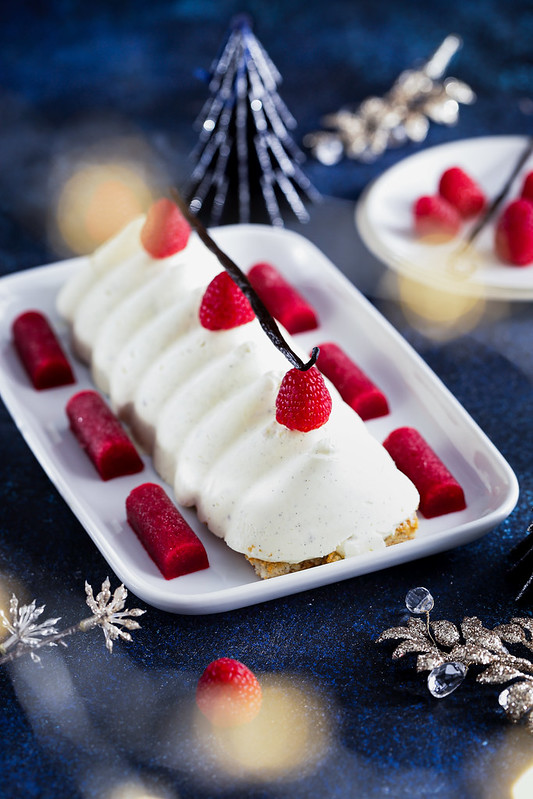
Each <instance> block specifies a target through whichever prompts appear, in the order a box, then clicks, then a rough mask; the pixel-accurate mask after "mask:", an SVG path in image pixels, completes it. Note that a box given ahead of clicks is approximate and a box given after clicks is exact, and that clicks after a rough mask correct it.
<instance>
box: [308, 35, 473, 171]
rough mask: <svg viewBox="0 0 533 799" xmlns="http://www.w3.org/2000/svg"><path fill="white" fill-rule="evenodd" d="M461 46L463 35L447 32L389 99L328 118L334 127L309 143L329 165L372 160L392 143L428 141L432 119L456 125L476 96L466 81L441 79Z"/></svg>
mask: <svg viewBox="0 0 533 799" xmlns="http://www.w3.org/2000/svg"><path fill="white" fill-rule="evenodd" d="M461 44H462V42H461V39H460V38H459V37H458V36H455V35H450V36H447V37H446V39H444V41H443V42H442V44H441V45H440V46H439V47H438V49H437V50H436V51H435V53H434V54H433V55H432V56H431V58H430V59H429V60H428V61H427V62H426V63H425V64H424V65H423V66H422V67H420V68H419V69H409V70H406V71H404V72H402V73H401V74H400V76H399V77H398V79H397V80H396V82H395V83H394V85H393V86H392V88H391V89H390V90H389V91H388V92H387V94H385V95H384V96H383V97H368V98H367V99H366V100H364V101H363V102H362V103H361V104H360V105H359V106H358V107H357V108H356V109H355V110H350V109H348V108H344V109H340V110H339V111H337V112H336V113H334V114H329V115H327V116H325V117H324V118H323V120H322V122H323V124H324V125H325V127H327V128H329V129H330V130H325V131H316V132H314V133H309V134H308V135H307V136H305V137H304V145H305V146H307V147H309V148H310V150H311V152H312V153H313V155H314V156H315V158H316V159H317V160H319V161H321V162H322V163H323V164H326V165H328V166H329V165H332V164H336V163H338V161H340V160H341V158H342V157H343V155H346V156H347V157H348V158H353V159H356V160H360V161H367V162H370V161H374V160H375V159H376V158H378V157H379V156H380V155H382V154H383V153H384V152H385V150H386V149H387V148H389V147H398V146H400V145H402V144H405V143H407V142H408V141H412V142H422V141H424V139H425V138H426V136H427V134H428V131H429V125H430V122H436V123H437V124H440V125H454V124H456V122H457V119H458V117H459V104H460V103H462V104H471V103H473V102H474V101H475V99H476V97H475V94H474V92H473V90H472V89H471V88H470V86H468V84H466V83H464V82H463V81H460V80H457V78H452V77H448V78H446V79H445V80H441V79H442V78H443V76H444V74H445V72H446V70H447V67H448V64H449V62H450V60H451V59H452V57H453V56H454V55H455V53H456V52H457V50H458V49H459V48H460V47H461Z"/></svg>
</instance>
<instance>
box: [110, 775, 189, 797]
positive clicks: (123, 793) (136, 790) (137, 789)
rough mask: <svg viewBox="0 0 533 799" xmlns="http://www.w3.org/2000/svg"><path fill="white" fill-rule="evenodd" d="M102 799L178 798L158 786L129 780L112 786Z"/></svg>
mask: <svg viewBox="0 0 533 799" xmlns="http://www.w3.org/2000/svg"><path fill="white" fill-rule="evenodd" d="M102 799H178V797H177V794H175V793H170V792H169V791H167V790H165V789H164V788H160V787H159V786H157V787H155V786H151V785H150V784H148V783H146V782H144V781H142V782H141V781H139V780H135V779H131V780H126V781H125V782H121V783H118V784H116V785H114V786H113V787H112V788H111V789H110V791H109V792H108V793H106V794H105V797H102Z"/></svg>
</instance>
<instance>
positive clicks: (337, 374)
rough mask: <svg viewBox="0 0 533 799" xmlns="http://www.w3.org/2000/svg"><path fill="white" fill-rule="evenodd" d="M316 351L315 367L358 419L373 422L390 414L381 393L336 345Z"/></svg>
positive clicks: (329, 344)
mask: <svg viewBox="0 0 533 799" xmlns="http://www.w3.org/2000/svg"><path fill="white" fill-rule="evenodd" d="M319 349H320V353H319V355H318V360H317V362H316V365H317V366H318V368H319V369H320V371H321V372H322V374H324V375H325V376H326V377H327V378H328V379H329V380H331V382H332V383H333V385H334V386H335V388H336V389H337V391H338V392H339V394H340V395H341V397H342V398H343V400H344V401H345V402H347V403H348V405H350V407H352V408H353V409H354V411H355V412H356V413H358V414H359V416H360V417H361V419H364V420H367V419H375V418H376V417H377V416H385V415H386V414H387V413H388V412H389V404H388V402H387V398H386V397H385V395H384V394H383V392H382V391H381V390H380V389H379V388H378V387H377V386H375V385H374V383H373V382H372V381H371V380H370V378H369V377H367V375H366V374H365V373H364V372H363V371H362V370H361V369H360V368H359V367H358V366H357V365H356V364H355V363H354V362H353V361H352V360H351V358H349V356H348V355H346V353H345V352H344V351H343V350H342V349H341V348H340V347H339V346H338V345H337V344H334V343H333V342H329V341H328V342H326V343H325V344H321V345H320V347H319Z"/></svg>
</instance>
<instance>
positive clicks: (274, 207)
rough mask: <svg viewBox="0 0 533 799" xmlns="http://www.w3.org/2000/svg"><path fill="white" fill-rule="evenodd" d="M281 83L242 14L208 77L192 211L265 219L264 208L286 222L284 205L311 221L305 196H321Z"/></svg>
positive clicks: (190, 193)
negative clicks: (296, 138) (308, 169)
mask: <svg viewBox="0 0 533 799" xmlns="http://www.w3.org/2000/svg"><path fill="white" fill-rule="evenodd" d="M280 82H281V75H280V74H279V72H278V70H277V68H276V67H275V65H274V64H273V62H272V61H271V59H270V57H269V56H268V54H267V52H266V51H265V49H264V48H263V46H262V45H261V43H260V42H259V40H258V39H257V38H256V36H255V35H254V33H253V31H252V27H251V22H250V20H249V18H248V17H246V16H244V15H240V16H238V17H236V18H235V19H234V20H233V23H232V25H231V29H230V34H229V37H228V39H227V42H226V44H225V46H224V47H223V49H222V53H221V55H220V57H219V58H218V59H217V60H216V61H215V62H214V64H213V66H212V69H211V73H210V75H209V93H210V97H209V99H208V100H207V101H206V103H205V104H204V107H203V109H202V111H201V113H200V115H199V117H198V120H197V123H196V124H197V127H198V128H199V129H200V135H199V138H198V144H197V146H196V148H195V150H194V151H193V153H192V156H193V158H194V159H195V160H196V166H195V168H194V169H193V172H192V174H191V177H190V182H189V186H188V188H187V190H186V192H185V193H186V196H187V197H188V199H189V207H190V209H191V211H192V212H193V213H197V214H199V213H203V215H208V216H209V223H210V224H212V225H216V224H218V223H219V222H220V221H221V220H223V221H226V220H227V219H229V221H238V222H244V223H246V222H250V221H261V219H260V218H259V217H261V216H263V215H264V213H265V211H266V214H267V217H268V219H269V221H270V223H271V224H272V225H275V226H282V225H283V215H282V210H281V205H282V204H283V203H284V204H285V205H287V206H288V207H289V208H290V209H291V211H292V212H293V213H294V214H295V216H296V217H297V219H298V220H300V221H301V222H307V221H308V219H309V214H308V211H307V209H306V206H305V199H310V200H313V201H316V200H318V199H319V194H318V192H317V191H316V189H315V188H314V187H313V185H312V184H311V182H310V181H309V179H308V178H307V177H306V175H305V174H304V172H303V171H302V168H301V164H302V162H303V161H304V160H305V155H304V153H303V152H302V150H301V149H300V148H299V147H298V146H297V144H296V143H295V141H294V138H293V136H292V134H291V131H292V130H293V129H294V128H295V127H296V121H295V119H294V117H293V116H292V114H291V113H290V111H289V110H288V108H287V106H286V105H285V103H284V102H283V100H282V99H281V97H280V95H279V94H278V91H277V87H278V85H279V84H280ZM258 197H259V198H260V199H262V201H261V203H260V206H259V205H258V203H257V198H258ZM235 211H236V213H233V216H232V212H235ZM252 217H258V218H256V219H253V218H252Z"/></svg>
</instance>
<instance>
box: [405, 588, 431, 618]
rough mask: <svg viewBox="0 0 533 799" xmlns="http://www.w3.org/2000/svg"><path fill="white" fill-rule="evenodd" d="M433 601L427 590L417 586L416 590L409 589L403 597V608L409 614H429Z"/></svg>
mask: <svg viewBox="0 0 533 799" xmlns="http://www.w3.org/2000/svg"><path fill="white" fill-rule="evenodd" d="M434 604H435V603H434V600H433V597H432V596H431V594H430V593H429V591H428V589H427V588H423V587H422V586H419V587H418V588H411V590H410V591H408V592H407V596H406V597H405V607H406V608H407V610H408V611H409V613H416V614H419V615H422V614H423V613H429V612H430V610H432V609H433V605H434Z"/></svg>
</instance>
